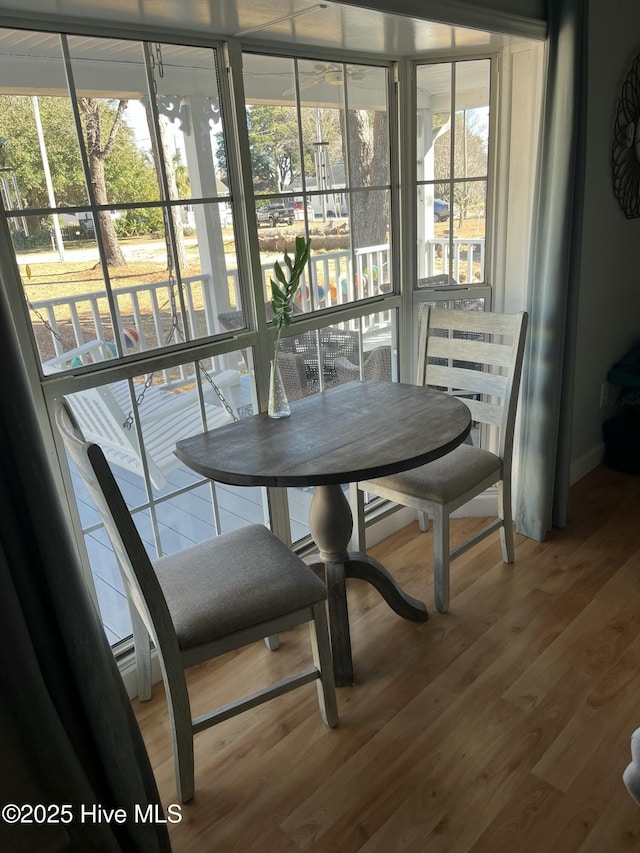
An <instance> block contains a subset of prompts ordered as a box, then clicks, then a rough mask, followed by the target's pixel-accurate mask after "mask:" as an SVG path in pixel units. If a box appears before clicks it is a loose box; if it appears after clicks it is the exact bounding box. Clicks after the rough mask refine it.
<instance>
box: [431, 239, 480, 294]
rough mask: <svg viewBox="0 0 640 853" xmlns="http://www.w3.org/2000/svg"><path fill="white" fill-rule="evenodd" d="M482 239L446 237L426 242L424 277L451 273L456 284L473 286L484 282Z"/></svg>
mask: <svg viewBox="0 0 640 853" xmlns="http://www.w3.org/2000/svg"><path fill="white" fill-rule="evenodd" d="M484 258H485V240H484V238H476V239H469V238H468V237H454V238H453V240H452V241H451V242H450V241H449V238H448V237H443V238H442V239H432V240H427V243H426V247H425V270H426V271H425V275H427V276H432V275H437V274H438V273H451V275H452V276H453V279H454V281H456V282H458V284H474V283H477V282H478V281H483V280H484Z"/></svg>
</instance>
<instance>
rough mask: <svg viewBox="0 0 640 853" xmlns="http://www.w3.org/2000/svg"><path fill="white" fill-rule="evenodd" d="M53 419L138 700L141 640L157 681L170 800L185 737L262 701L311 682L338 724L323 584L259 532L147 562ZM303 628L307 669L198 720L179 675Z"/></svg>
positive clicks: (99, 472)
mask: <svg viewBox="0 0 640 853" xmlns="http://www.w3.org/2000/svg"><path fill="white" fill-rule="evenodd" d="M55 407H56V408H55V419H56V424H57V426H58V429H59V431H60V434H61V436H62V438H63V440H64V443H65V447H66V448H67V451H68V453H69V455H70V456H71V458H72V459H73V461H74V462H75V464H76V467H77V468H78V471H79V472H80V475H81V476H82V478H83V480H84V482H85V485H86V486H87V490H88V491H89V494H90V495H91V498H92V500H93V501H94V503H95V505H96V507H97V509H98V512H99V513H100V515H101V517H102V521H103V523H104V526H105V529H106V531H107V534H108V535H109V539H110V540H111V544H112V546H113V549H114V551H115V553H116V556H117V559H118V564H119V567H120V571H121V573H122V578H123V582H124V586H125V590H126V592H127V597H128V599H129V603H130V606H131V608H132V617H133V615H134V613H135V614H136V618H134V619H133V620H132V621H133V625H134V641H135V648H136V663H137V665H138V668H139V669H138V678H139V682H144V679H145V678H146V683H144V686H143V687H142V691H141V692H142V694H144V695H141V697H140V698H149V696H150V670H151V659H150V647H149V638H151V640H152V641H153V644H154V646H155V648H156V650H157V652H158V657H159V661H160V667H161V670H162V677H163V680H164V685H165V691H166V696H167V703H168V708H169V715H170V718H171V728H172V735H173V750H174V760H175V772H176V784H177V791H178V797H179V798H180V800H181V801H182V802H186V801H187V800H190V799H191V797H192V796H193V793H194V755H193V736H194V735H195V734H197V733H198V732H201V731H203V730H204V729H207V728H209V727H210V726H213V725H216V724H217V723H221V722H223V721H224V720H227V719H229V718H230V717H233V716H236V715H237V714H240V713H242V712H244V711H248V710H250V709H251V708H255V707H257V706H258V705H261V704H262V703H264V702H267V701H268V700H270V699H275V698H276V697H278V696H281V695H283V694H284V693H288V692H289V691H291V690H294V689H296V688H298V687H302V686H304V685H305V684H310V683H312V682H315V683H316V687H317V692H318V701H319V705H320V713H321V716H322V719H323V720H324V722H325V724H326V725H327V726H330V727H333V726H337V724H338V710H337V704H336V693H335V685H334V677H333V663H332V659H331V648H330V643H329V633H328V626H327V616H326V611H325V600H326V598H327V589H326V586H325V585H324V583H323V582H322V581H321V580H320V579H319V578H318V577H317V576H316V575H315V574H314V573H313V571H312V570H311V569H310V568H309V567H308V566H306V565H305V564H304V562H303V561H302V560H301V559H300V558H299V557H297V556H296V555H295V554H294V553H293V552H292V551H291V550H290V549H289V548H287V546H286V545H285V544H284V543H283V542H281V541H280V540H279V539H277V538H276V537H275V536H274V535H273V533H271V532H270V531H269V530H268V529H267V528H266V527H264V526H263V525H258V524H254V525H249V526H247V527H243V528H240V529H239V530H234V531H232V532H230V533H224V534H222V535H221V536H216V537H215V538H213V539H208V540H207V541H205V542H201V543H199V544H198V545H194V546H192V547H191V548H186V549H185V550H183V551H179V552H178V553H177V554H171V555H169V556H166V557H162V558H160V559H159V560H154V561H153V562H152V561H151V560H150V559H149V556H148V555H147V552H146V550H145V548H144V545H143V544H142V540H141V539H140V535H139V533H138V530H137V528H136V526H135V524H134V522H133V519H132V517H131V514H130V513H129V510H128V509H127V506H126V504H125V501H124V498H123V497H122V494H121V492H120V490H119V489H118V485H117V483H116V481H115V479H114V477H113V474H112V472H111V469H110V468H109V465H108V464H107V462H106V459H105V456H104V454H103V452H102V450H101V449H100V447H99V446H98V445H97V444H94V443H92V442H88V441H85V440H84V437H83V435H82V433H81V431H80V429H79V426H78V424H77V423H76V422H75V419H74V417H73V413H72V411H71V409H70V407H69V406H68V405H67V403H66V401H65V399H64V398H58V399H57V400H56V403H55ZM305 622H308V623H310V628H311V645H312V652H313V665H312V666H308V667H307V668H305V669H303V670H301V671H299V672H296V673H294V674H292V675H290V676H288V677H287V678H285V679H283V680H282V681H278V682H277V683H275V684H271V685H270V686H267V687H263V688H262V689H260V690H258V691H257V692H255V693H251V694H249V695H247V696H244V697H243V698H241V699H238V700H236V701H233V702H231V703H229V704H228V705H224V706H223V707H221V708H218V709H216V710H214V711H211V712H209V713H207V714H203V715H202V716H200V717H197V718H196V719H192V718H191V707H190V703H189V694H188V691H187V684H186V681H185V677H184V670H185V669H187V668H188V667H191V666H195V665H196V664H199V663H203V662H204V661H207V660H210V659H211V658H214V657H218V656H219V655H222V654H225V653H226V652H230V651H233V650H234V649H239V648H242V647H243V646H246V645H249V644H250V643H254V642H258V641H259V640H261V639H263V638H266V637H270V636H274V635H276V634H279V633H280V632H282V631H286V630H288V629H289V628H293V627H294V626H296V625H301V624H303V623H305Z"/></svg>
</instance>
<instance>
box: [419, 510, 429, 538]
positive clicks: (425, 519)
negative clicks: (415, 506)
mask: <svg viewBox="0 0 640 853" xmlns="http://www.w3.org/2000/svg"><path fill="white" fill-rule="evenodd" d="M418 526H419V527H420V530H421V532H422V533H426V532H427V531H428V530H429V516H428V515H427V513H426V512H421V511H418Z"/></svg>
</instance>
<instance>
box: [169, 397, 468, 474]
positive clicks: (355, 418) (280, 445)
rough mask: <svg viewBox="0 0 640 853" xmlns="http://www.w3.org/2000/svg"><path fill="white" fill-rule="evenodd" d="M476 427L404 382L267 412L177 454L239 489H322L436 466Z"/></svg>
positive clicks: (462, 410)
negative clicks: (284, 413) (281, 414)
mask: <svg viewBox="0 0 640 853" xmlns="http://www.w3.org/2000/svg"><path fill="white" fill-rule="evenodd" d="M470 429H471V415H470V413H469V409H468V408H467V406H466V405H465V404H464V403H463V402H462V401H461V400H458V399H456V398H455V397H450V396H449V395H447V394H444V393H443V392H441V391H434V390H432V389H428V388H424V387H420V386H417V385H406V384H404V383H399V382H375V381H368V382H348V383H346V384H344V385H338V386H336V387H334V388H331V389H329V390H328V391H325V392H323V393H321V394H313V395H312V396H310V397H305V398H303V399H301V400H296V401H295V402H293V403H291V416H290V417H288V418H281V419H274V418H270V417H268V416H267V414H266V413H262V414H259V415H254V416H253V417H250V418H245V419H244V420H241V421H238V422H236V423H232V424H228V425H226V426H223V427H220V428H218V429H215V430H211V431H209V432H205V433H202V434H200V435H194V436H192V437H190V438H185V439H182V440H180V441H178V443H177V445H176V451H175V452H176V456H177V457H178V458H179V459H180V460H181V461H182V462H184V464H185V465H187V466H188V467H189V468H192V469H193V470H195V471H198V473H200V474H202V475H203V476H205V477H209V478H210V479H212V480H217V481H218V482H221V483H228V484H230V485H236V486H282V487H283V486H321V485H333V484H342V483H350V482H355V481H357V480H368V479H372V478H374V477H382V476H384V475H386V474H392V473H395V472H397V471H406V470H408V469H409V468H414V467H416V466H417V465H422V464H424V463H426V462H431V461H432V460H433V459H437V458H438V457H440V456H443V455H444V454H445V453H448V452H449V451H450V450H453V449H454V448H455V447H457V446H458V445H459V444H460V443H461V442H462V441H464V439H465V437H466V436H467V435H468V434H469V431H470Z"/></svg>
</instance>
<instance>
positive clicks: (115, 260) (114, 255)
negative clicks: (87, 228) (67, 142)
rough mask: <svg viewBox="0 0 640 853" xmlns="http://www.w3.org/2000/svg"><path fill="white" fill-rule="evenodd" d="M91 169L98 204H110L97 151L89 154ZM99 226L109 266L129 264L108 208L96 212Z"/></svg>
mask: <svg viewBox="0 0 640 853" xmlns="http://www.w3.org/2000/svg"><path fill="white" fill-rule="evenodd" d="M89 171H90V173H91V184H92V186H93V192H94V196H95V199H96V203H97V204H108V203H109V199H108V198H107V190H106V186H105V180H104V160H103V159H102V158H101V157H99V156H97V155H96V154H95V153H93V154H92V153H90V154H89ZM96 216H97V219H98V227H99V228H100V233H101V234H102V243H103V246H104V253H105V258H106V261H107V266H109V267H124V266H126V265H127V262H126V260H125V257H124V254H123V252H122V248H121V247H120V243H119V241H118V235H117V233H116V226H115V225H114V222H113V219H112V218H111V213H110V212H109V211H108V210H98V211H97V213H96Z"/></svg>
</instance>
